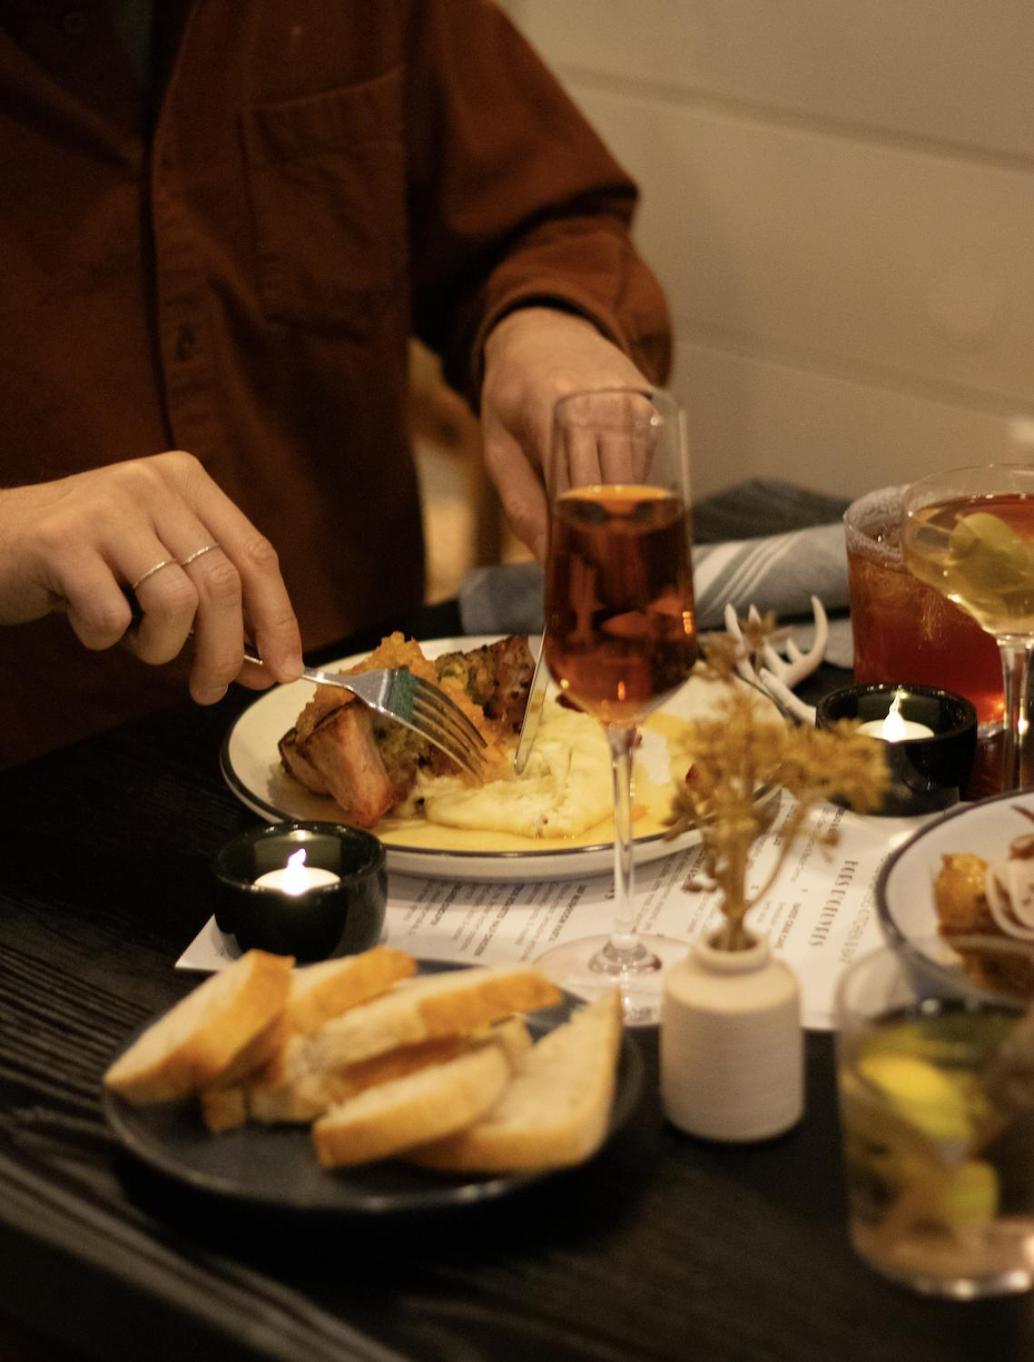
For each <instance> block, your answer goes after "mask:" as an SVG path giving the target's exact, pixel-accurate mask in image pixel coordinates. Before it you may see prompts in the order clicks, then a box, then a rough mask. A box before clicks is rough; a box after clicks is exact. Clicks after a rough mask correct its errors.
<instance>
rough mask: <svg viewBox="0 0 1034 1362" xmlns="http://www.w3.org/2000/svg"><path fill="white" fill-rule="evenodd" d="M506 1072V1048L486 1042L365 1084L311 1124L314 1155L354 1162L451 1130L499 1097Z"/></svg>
mask: <svg viewBox="0 0 1034 1362" xmlns="http://www.w3.org/2000/svg"><path fill="white" fill-rule="evenodd" d="M510 1074H511V1069H510V1061H509V1059H508V1057H507V1054H506V1051H505V1049H504V1047H503V1046H502V1045H499V1044H496V1043H494V1042H491V1041H489V1042H486V1043H484V1044H481V1045H476V1046H474V1047H473V1048H471V1049H470V1050H469V1051H468V1052H467V1053H466V1054H462V1055H460V1056H458V1057H457V1058H456V1059H450V1060H449V1061H448V1062H447V1063H445V1064H435V1065H432V1066H430V1067H429V1068H424V1069H420V1070H419V1071H418V1072H416V1073H411V1074H407V1075H406V1076H405V1077H404V1078H396V1079H395V1080H394V1081H392V1082H389V1083H381V1084H378V1085H377V1086H376V1087H373V1088H367V1089H366V1091H365V1092H361V1093H359V1095H358V1096H357V1097H353V1098H351V1099H350V1100H349V1101H347V1102H343V1103H341V1104H340V1105H339V1106H335V1107H331V1109H330V1110H329V1111H328V1112H327V1114H326V1115H325V1116H321V1117H320V1119H319V1120H318V1121H316V1122H315V1124H314V1125H313V1127H312V1138H313V1143H314V1144H315V1146H316V1156H317V1158H318V1159H319V1162H320V1164H321V1165H322V1166H323V1167H324V1168H339V1167H346V1166H353V1165H355V1164H360V1163H371V1162H373V1161H374V1160H376V1159H385V1158H390V1157H392V1156H393V1155H395V1154H398V1153H401V1152H403V1151H404V1150H406V1149H410V1148H412V1147H413V1146H414V1145H419V1144H425V1143H426V1142H427V1141H429V1140H435V1139H439V1138H441V1137H442V1136H443V1135H448V1134H451V1133H452V1132H453V1131H454V1130H459V1129H461V1128H462V1127H463V1126H465V1125H469V1124H470V1123H471V1122H472V1121H476V1120H477V1118H478V1117H479V1116H480V1115H481V1114H482V1112H485V1111H487V1110H488V1108H489V1107H490V1106H492V1104H493V1103H494V1102H495V1101H497V1100H498V1098H499V1095H500V1093H502V1091H503V1089H504V1088H505V1087H506V1084H507V1083H508V1082H509V1080H510Z"/></svg>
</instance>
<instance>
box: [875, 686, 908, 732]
mask: <svg viewBox="0 0 1034 1362" xmlns="http://www.w3.org/2000/svg"><path fill="white" fill-rule="evenodd" d="M902 699H903V696H902V692H901V691H896V692H895V694H894V703H893V704H892V705H891V707H890V709H888V710H887V717H886V718H885V719H884V721H883V732H882V735H881V736H882V737H883V739H884V741H885V742H900V741H901V739H902V738H903V737H904V736H905V734H906V732H907V731H908V729H907V727H906V724H905V720H904V718H903V717H902V714H901V701H902Z"/></svg>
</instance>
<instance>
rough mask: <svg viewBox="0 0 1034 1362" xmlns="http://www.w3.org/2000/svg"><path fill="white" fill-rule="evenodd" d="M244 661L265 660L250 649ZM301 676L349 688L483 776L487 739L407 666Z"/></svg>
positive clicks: (314, 669) (311, 671)
mask: <svg viewBox="0 0 1034 1362" xmlns="http://www.w3.org/2000/svg"><path fill="white" fill-rule="evenodd" d="M244 660H245V662H253V663H255V664H256V665H257V666H259V667H261V666H262V659H261V658H260V657H258V656H256V654H255V653H253V652H251V651H249V650H247V649H245V652H244ZM302 680H304V681H311V682H312V684H313V685H314V686H337V687H339V688H340V689H341V690H347V691H349V692H350V693H351V694H352V695H355V696H357V697H358V698H359V699H360V700H362V702H363V703H364V704H365V705H368V706H369V707H370V709H373V710H376V711H377V713H378V714H383V715H384V716H385V717H386V718H388V719H394V720H395V722H396V723H399V724H402V725H403V727H405V728H408V729H411V730H412V731H413V732H414V733H417V734H419V735H420V737H421V738H426V739H427V741H428V742H429V743H433V744H434V746H435V747H437V748H438V749H439V750H440V751H442V752H444V753H445V755H446V756H447V757H450V758H451V759H452V760H453V761H454V762H455V763H456V765H457V766H460V767H462V769H463V770H464V771H467V772H469V773H470V774H471V775H472V776H474V777H475V778H476V779H477V780H483V779H484V774H483V768H482V757H481V749H482V748H484V747H486V746H487V744H486V742H485V739H484V738H483V737H482V736H481V734H480V733H479V732H478V731H477V729H476V728H475V727H474V725H473V724H472V723H471V721H470V720H469V719H468V718H467V716H466V715H465V714H464V713H463V711H462V710H461V709H460V708H459V706H458V705H457V704H455V702H454V701H452V700H450V699H449V697H448V696H447V695H446V694H445V692H444V691H443V690H440V689H439V687H438V686H433V685H432V684H431V683H430V682H429V681H424V680H423V679H422V678H421V677H419V676H414V675H413V673H412V672H411V671H407V670H406V668H405V667H382V668H380V669H378V670H375V671H369V672H355V673H353V674H351V675H349V676H347V677H345V676H339V675H338V674H337V673H336V672H325V671H322V670H321V669H319V668H317V667H306V668H305V669H304V670H303V672H302Z"/></svg>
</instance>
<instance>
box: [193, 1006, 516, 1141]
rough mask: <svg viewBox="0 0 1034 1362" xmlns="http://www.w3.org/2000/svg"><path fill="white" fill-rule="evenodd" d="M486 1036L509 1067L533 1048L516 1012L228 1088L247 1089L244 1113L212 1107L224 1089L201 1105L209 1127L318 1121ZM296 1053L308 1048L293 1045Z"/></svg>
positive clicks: (224, 1106) (223, 1106) (222, 1104)
mask: <svg viewBox="0 0 1034 1362" xmlns="http://www.w3.org/2000/svg"><path fill="white" fill-rule="evenodd" d="M485 1040H493V1041H495V1042H496V1043H497V1044H499V1045H501V1046H502V1047H503V1050H504V1052H505V1054H506V1055H507V1058H508V1059H509V1061H510V1065H511V1067H515V1066H516V1065H517V1064H518V1063H519V1061H520V1059H521V1057H522V1056H523V1055H524V1054H525V1052H526V1051H527V1050H529V1049H530V1048H531V1036H530V1035H529V1034H528V1028H527V1026H525V1024H524V1022H523V1021H521V1020H520V1019H519V1018H517V1017H510V1018H507V1020H506V1021H503V1022H500V1023H499V1024H498V1025H497V1026H494V1027H492V1028H491V1030H489V1031H486V1032H484V1033H480V1034H478V1035H476V1036H472V1037H471V1036H439V1037H437V1038H436V1039H434V1040H425V1041H421V1042H420V1043H419V1044H417V1045H403V1046H400V1047H399V1048H397V1049H395V1050H388V1051H386V1052H385V1053H384V1054H382V1055H374V1056H373V1057H372V1058H371V1059H364V1060H360V1062H359V1063H358V1064H352V1065H350V1066H349V1067H348V1068H346V1069H339V1070H333V1071H330V1072H326V1071H318V1070H305V1069H297V1068H296V1069H295V1071H294V1073H293V1075H292V1076H290V1077H288V1078H285V1079H284V1080H283V1081H281V1082H279V1083H257V1084H253V1085H249V1086H248V1087H247V1088H237V1089H232V1090H230V1091H234V1092H240V1093H242V1094H243V1104H244V1107H243V1115H241V1114H240V1111H239V1109H238V1108H235V1107H230V1106H228V1104H227V1103H225V1102H224V1101H220V1102H219V1103H218V1105H216V1106H215V1107H214V1109H213V1110H212V1111H211V1112H210V1111H209V1110H208V1108H207V1105H206V1104H207V1101H208V1099H209V1098H210V1097H212V1098H217V1099H221V1098H223V1094H222V1093H213V1094H205V1093H203V1094H202V1109H203V1111H204V1112H205V1121H206V1124H208V1125H209V1129H216V1128H219V1127H216V1126H214V1125H213V1124H211V1121H212V1118H213V1116H214V1117H215V1119H219V1118H220V1116H223V1117H224V1119H225V1122H226V1124H225V1125H223V1126H222V1127H221V1128H222V1129H225V1128H227V1126H228V1125H231V1124H233V1125H235V1124H239V1123H240V1121H241V1120H244V1119H247V1117H249V1116H250V1117H251V1119H252V1120H254V1121H260V1122H263V1123H265V1124H271V1123H276V1124H300V1123H304V1122H308V1121H313V1120H315V1119H316V1118H317V1117H318V1116H322V1115H323V1114H324V1112H326V1111H328V1110H329V1109H330V1108H331V1107H332V1106H335V1105H336V1104H338V1103H340V1102H344V1101H347V1100H348V1099H349V1098H351V1097H355V1096H357V1095H358V1094H359V1093H360V1092H364V1091H365V1090H366V1089H367V1088H372V1087H375V1086H376V1085H377V1084H379V1083H388V1082H391V1081H392V1080H393V1079H396V1078H401V1077H403V1076H404V1075H405V1074H409V1073H416V1071H417V1070H418V1069H426V1068H428V1067H429V1066H430V1065H433V1064H444V1063H445V1062H446V1061H447V1060H450V1059H455V1058H456V1056H457V1055H460V1054H463V1053H465V1052H466V1051H467V1050H469V1049H470V1048H471V1047H472V1046H473V1045H478V1044H481V1043H482V1042H484V1041H485ZM293 1054H294V1056H302V1055H303V1054H304V1052H303V1051H302V1050H300V1049H295V1050H294V1052H293Z"/></svg>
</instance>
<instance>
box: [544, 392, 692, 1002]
mask: <svg viewBox="0 0 1034 1362" xmlns="http://www.w3.org/2000/svg"><path fill="white" fill-rule="evenodd" d="M547 484H548V491H549V497H550V510H551V514H550V536H549V553H548V560H547V567H546V627H545V642H544V648H545V659H546V663H547V665H548V667H549V670H550V673H551V675H552V677H553V680H554V681H555V682H556V684H557V686H558V687H559V689H560V692H561V695H562V696H566V697H568V698H569V699H570V700H572V701H573V702H574V703H575V704H576V705H577V706H578V707H579V708H580V709H582V710H585V711H586V712H587V713H589V714H591V715H594V716H595V717H596V718H597V719H599V721H600V722H601V723H602V724H603V727H604V729H605V731H606V735H607V739H608V742H609V744H610V755H611V768H612V772H613V789H614V921H613V928H612V930H611V932H610V933H609V934H606V935H600V936H592V937H588V938H583V939H581V940H575V941H569V942H563V943H561V944H560V945H558V946H556V947H554V948H553V949H552V950H550V951H548V952H547V953H546V954H545V955H544V956H542V957H541V958H540V959H539V961H538V962H537V963H538V964H539V966H540V967H541V968H542V969H543V971H544V972H545V973H546V974H547V975H548V976H549V977H550V978H551V979H553V980H554V981H555V982H556V983H559V984H560V985H561V986H562V987H564V988H566V989H568V990H569V991H570V992H572V993H574V994H576V995H578V996H580V997H583V998H591V997H593V996H595V995H596V994H598V993H599V992H601V991H602V990H604V989H606V988H613V987H614V986H615V985H616V986H617V987H618V988H619V989H620V991H621V996H622V1001H623V1004H624V1014H625V1022H626V1024H629V1025H640V1026H642V1025H651V1024H654V1023H656V1021H657V1020H658V1018H659V1015H660V1001H661V982H660V981H661V974H662V972H663V970H664V969H665V968H666V967H667V966H668V965H669V964H673V963H675V962H676V961H677V960H680V959H681V958H682V957H683V956H684V955H685V952H686V945H685V942H682V941H676V940H674V939H672V938H669V937H662V936H641V935H639V934H638V932H637V931H636V909H635V900H634V862H633V837H632V758H633V753H634V750H635V748H636V745H637V743H638V731H639V725H640V724H641V723H642V721H643V720H644V719H645V718H646V716H647V715H648V714H649V713H650V712H651V711H652V710H654V709H656V708H657V707H658V706H659V705H662V704H663V703H664V702H665V700H667V699H669V698H670V697H671V696H672V695H673V694H674V693H675V691H676V690H678V688H679V687H680V686H681V685H682V683H683V682H684V681H685V680H686V678H687V677H688V676H689V673H690V671H691V669H692V667H693V663H694V662H695V660H696V656H697V643H696V632H695V628H694V617H693V578H692V562H691V557H690V522H689V456H688V450H687V442H686V432H685V418H684V415H683V413H682V411H681V410H680V409H679V407H678V405H677V404H676V403H675V402H674V401H673V399H672V398H671V397H670V396H669V395H668V394H666V393H664V392H660V391H657V390H650V389H648V388H645V387H644V388H643V389H634V388H611V389H604V390H600V391H595V392H578V393H572V394H571V395H569V396H567V397H564V398H562V399H561V400H560V401H559V402H558V403H557V405H556V408H555V412H554V418H553V431H552V442H551V446H550V453H549V462H548V468H547Z"/></svg>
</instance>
